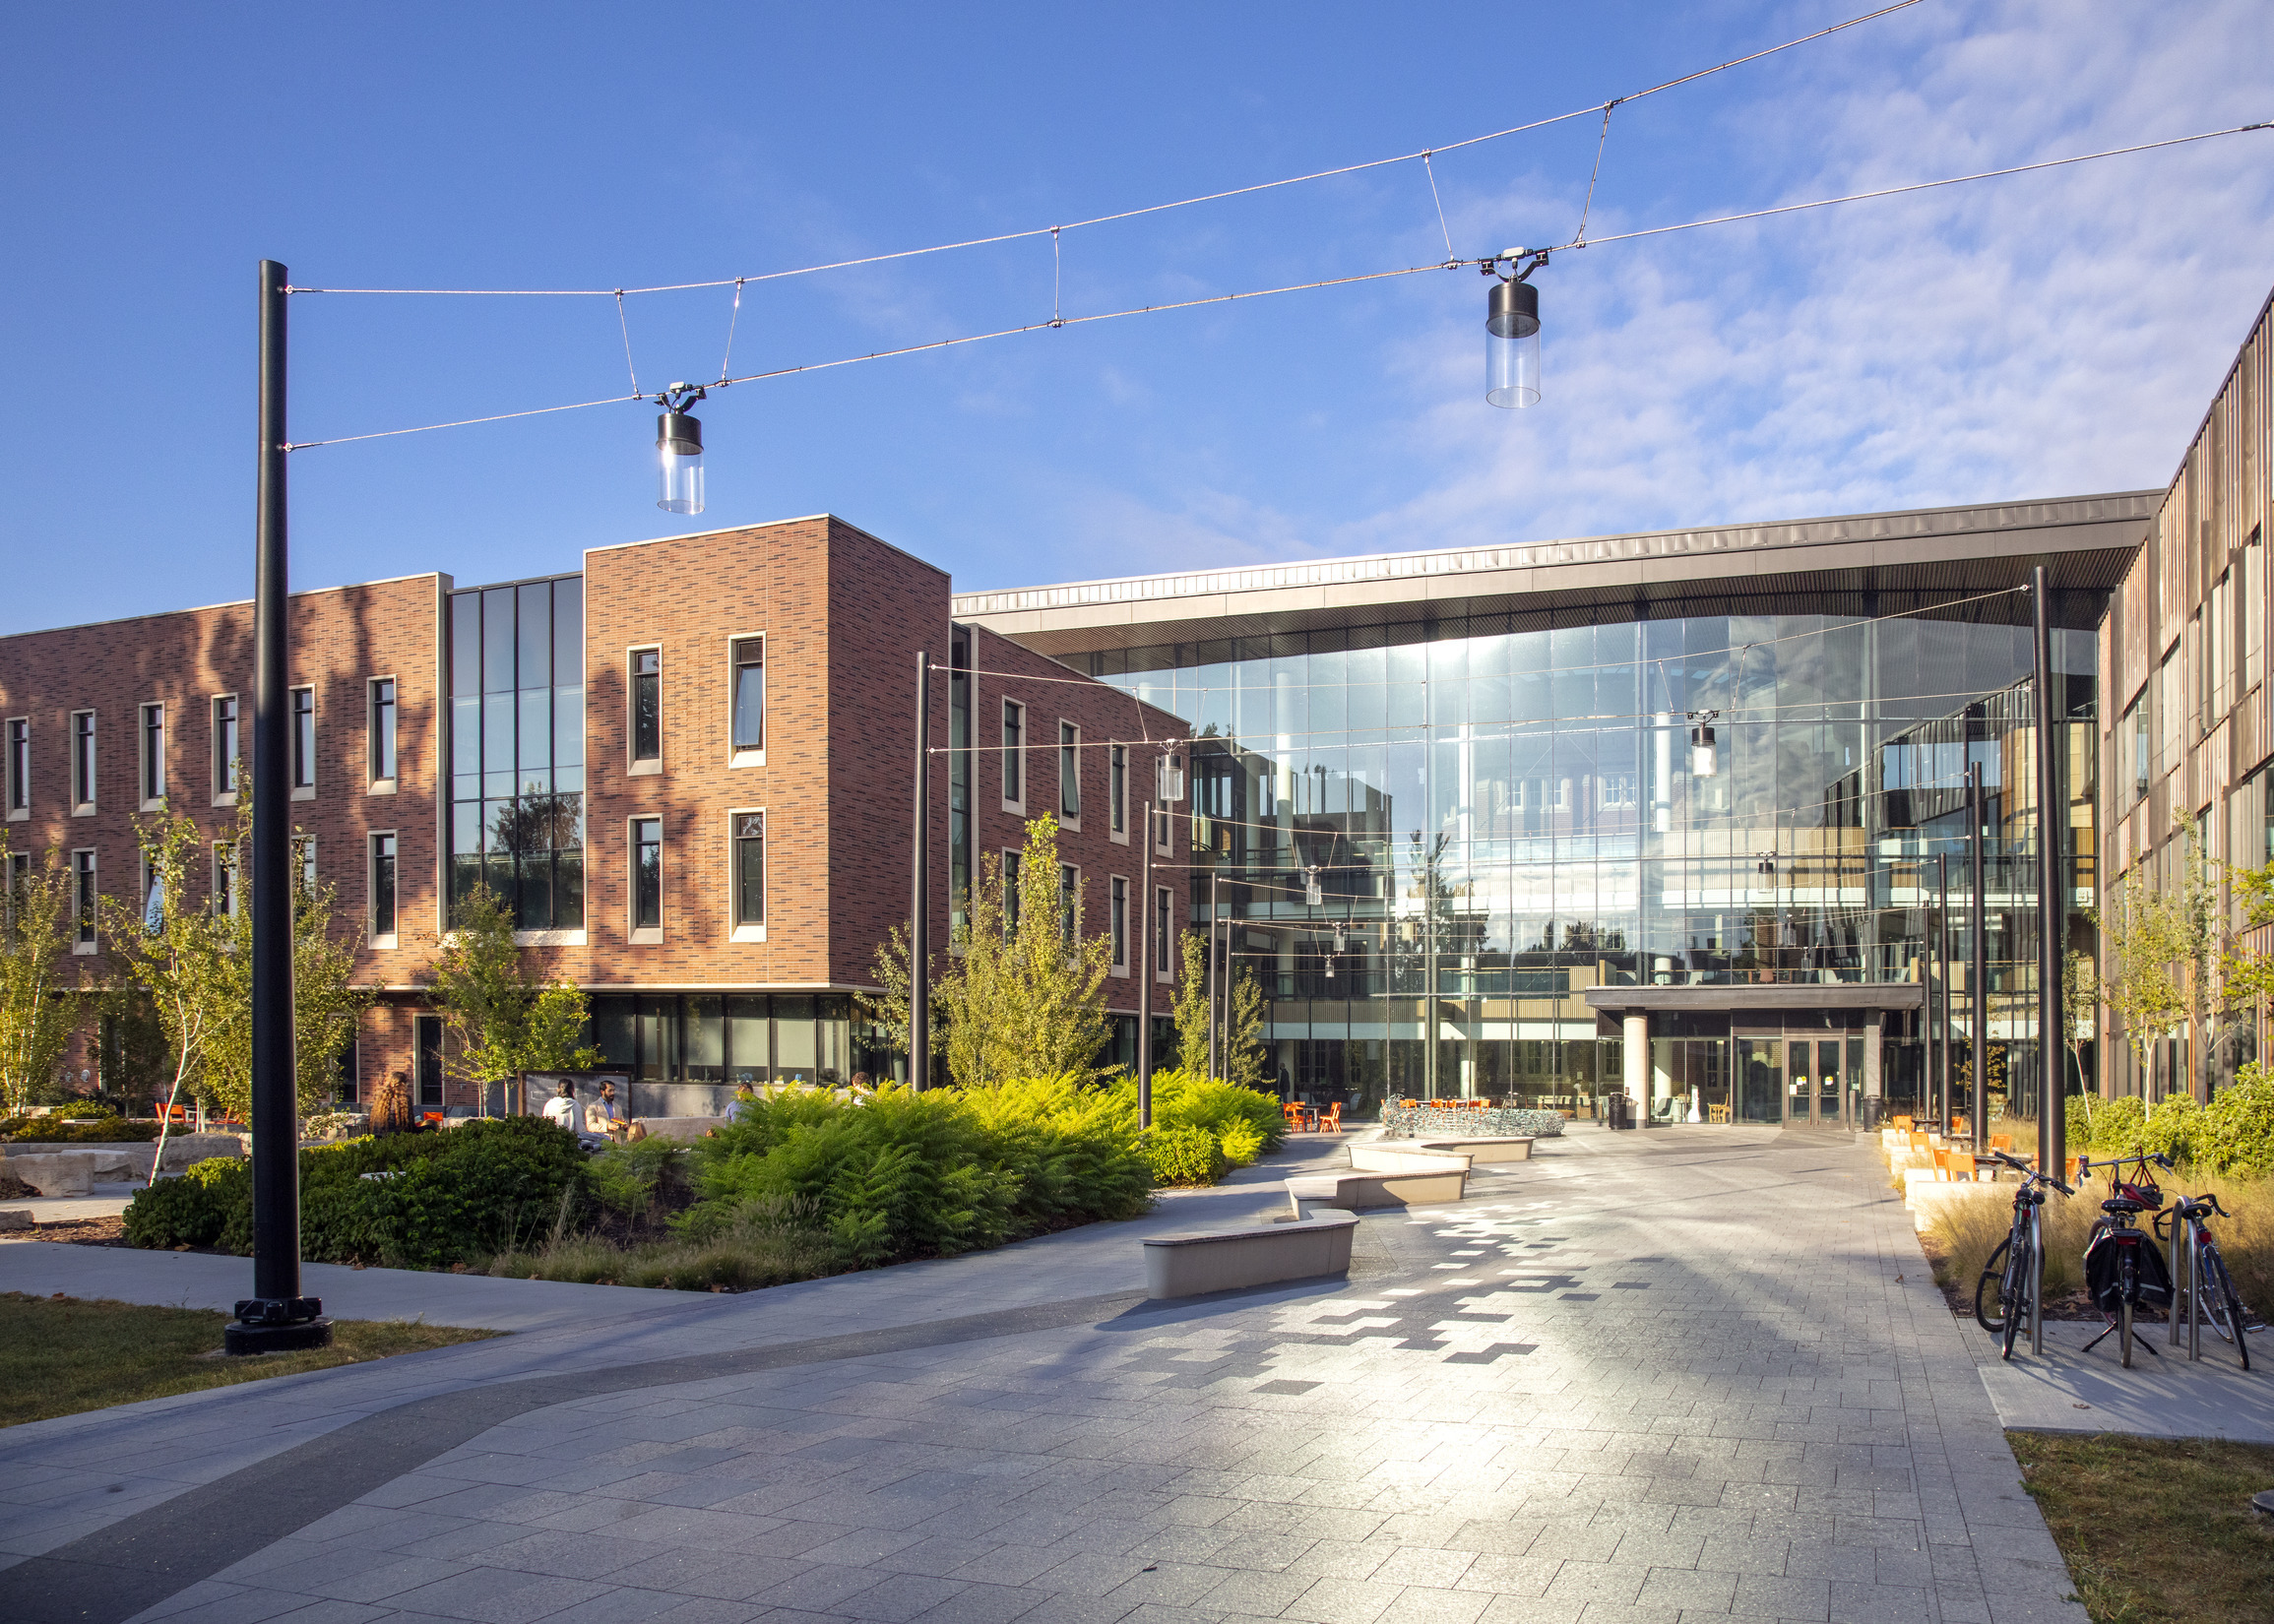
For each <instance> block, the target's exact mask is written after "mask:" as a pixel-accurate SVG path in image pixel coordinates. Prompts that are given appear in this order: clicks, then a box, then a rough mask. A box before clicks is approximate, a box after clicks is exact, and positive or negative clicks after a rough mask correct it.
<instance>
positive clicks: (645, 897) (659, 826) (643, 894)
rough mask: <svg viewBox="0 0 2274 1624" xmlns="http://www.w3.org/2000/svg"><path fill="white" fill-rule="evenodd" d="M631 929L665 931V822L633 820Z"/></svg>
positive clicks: (644, 819) (649, 819)
mask: <svg viewBox="0 0 2274 1624" xmlns="http://www.w3.org/2000/svg"><path fill="white" fill-rule="evenodd" d="M632 928H633V929H634V930H662V929H663V819H661V818H634V819H633V820H632Z"/></svg>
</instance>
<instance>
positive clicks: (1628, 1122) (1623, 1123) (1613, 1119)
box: [1603, 1093, 1634, 1132]
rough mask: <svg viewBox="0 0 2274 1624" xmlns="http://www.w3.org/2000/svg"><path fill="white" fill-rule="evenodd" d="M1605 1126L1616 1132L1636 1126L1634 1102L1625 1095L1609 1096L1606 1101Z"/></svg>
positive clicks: (1615, 1094)
mask: <svg viewBox="0 0 2274 1624" xmlns="http://www.w3.org/2000/svg"><path fill="white" fill-rule="evenodd" d="M1603 1103H1604V1112H1603V1125H1604V1126H1605V1127H1607V1128H1610V1129H1611V1130H1612V1131H1613V1132H1616V1131H1617V1130H1618V1129H1620V1128H1631V1127H1633V1126H1634V1101H1633V1100H1631V1099H1629V1098H1627V1097H1626V1095H1625V1094H1623V1093H1614V1094H1610V1095H1607V1096H1606V1097H1605V1099H1604V1102H1603Z"/></svg>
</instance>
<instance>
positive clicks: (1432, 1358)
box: [0, 1127, 2084, 1624]
mask: <svg viewBox="0 0 2274 1624" xmlns="http://www.w3.org/2000/svg"><path fill="white" fill-rule="evenodd" d="M1539 1150H1540V1154H1539V1156H1538V1157H1537V1159H1535V1160H1533V1161H1532V1162H1529V1163H1520V1164H1515V1165H1511V1166H1508V1167H1506V1168H1502V1169H1497V1170H1494V1171H1492V1172H1490V1173H1488V1174H1485V1175H1484V1176H1480V1177H1479V1178H1478V1179H1476V1180H1475V1181H1474V1182H1473V1184H1472V1186H1471V1196H1470V1199H1469V1200H1468V1201H1466V1202H1464V1203H1462V1204H1461V1205H1460V1206H1458V1207H1448V1208H1438V1209H1430V1210H1425V1211H1420V1212H1413V1213H1405V1212H1384V1213H1378V1214H1369V1215H1367V1216H1366V1217H1365V1218H1364V1219H1363V1221H1362V1223H1361V1224H1360V1227H1359V1231H1358V1243H1357V1248H1356V1253H1355V1262H1354V1267H1353V1271H1352V1275H1351V1278H1350V1280H1348V1281H1347V1282H1341V1281H1338V1282H1334V1283H1333V1284H1332V1285H1331V1286H1298V1287H1282V1288H1277V1289H1271V1290H1263V1291H1254V1292H1244V1293H1237V1294H1229V1295H1226V1296H1224V1297H1220V1298H1214V1299H1199V1300H1194V1301H1190V1302H1184V1303H1157V1302H1153V1303H1149V1302H1147V1301H1145V1300H1144V1298H1143V1295H1142V1291H1141V1289H1139V1282H1140V1281H1141V1280H1142V1266H1141V1262H1140V1260H1139V1258H1138V1256H1137V1254H1138V1246H1137V1240H1138V1238H1139V1237H1140V1235H1142V1234H1146V1233H1164V1232H1173V1230H1175V1229H1177V1228H1180V1227H1203V1226H1222V1225H1224V1224H1226V1223H1227V1222H1234V1221H1252V1220H1256V1219H1260V1218H1263V1217H1264V1216H1265V1214H1266V1212H1267V1210H1268V1208H1269V1207H1270V1205H1271V1204H1272V1202H1273V1199H1274V1194H1275V1191H1274V1186H1273V1185H1272V1184H1271V1183H1270V1182H1269V1180H1270V1178H1271V1177H1273V1176H1276V1173H1277V1172H1278V1171H1281V1170H1283V1169H1270V1168H1258V1169H1251V1170H1250V1173H1249V1175H1248V1176H1247V1177H1246V1178H1245V1179H1243V1181H1242V1182H1240V1183H1239V1184H1236V1185H1234V1186H1232V1187H1231V1188H1230V1189H1226V1190H1221V1191H1215V1192H1207V1193H1205V1194H1204V1195H1203V1196H1201V1197H1199V1198H1180V1199H1179V1200H1176V1201H1170V1202H1167V1203H1164V1211H1163V1212H1162V1213H1159V1214H1157V1215H1155V1216H1154V1217H1152V1218H1145V1219H1141V1220H1137V1221H1136V1222H1134V1223H1129V1224H1116V1225H1095V1226H1092V1227H1090V1228H1087V1229H1084V1230H1079V1231H1073V1232H1070V1233H1068V1234H1066V1235H1062V1236H1054V1237H1050V1238H1048V1239H1044V1240H1040V1241H1034V1242H1029V1243H1026V1244H1024V1245H1022V1246H1018V1247H1012V1248H1007V1249H1005V1250H1003V1251H1000V1252H996V1253H990V1254H985V1255H983V1256H981V1257H976V1258H970V1259H961V1260H955V1261H952V1262H948V1263H943V1264H933V1265H919V1266H913V1267H910V1268H904V1269H898V1270H888V1271H880V1272H878V1273H875V1274H871V1275H864V1276H853V1277H846V1278H843V1279H839V1280H827V1281H815V1282H810V1283H809V1284H806V1285H802V1286H795V1287H788V1288H782V1289H778V1290H775V1291H767V1292H758V1293H753V1294H750V1295H747V1296H729V1297H716V1298H712V1299H710V1300H708V1301H700V1300H698V1301H695V1302H692V1303H690V1302H689V1301H687V1299H686V1298H685V1297H684V1296H683V1295H677V1294H674V1295H673V1296H672V1297H670V1298H668V1299H665V1300H663V1301H660V1302H655V1303H652V1304H650V1305H648V1306H645V1307H639V1306H635V1307H634V1308H632V1309H631V1310H629V1311H626V1312H623V1313H620V1314H618V1315H616V1316H615V1317H613V1318H602V1319H600V1320H597V1321H592V1322H588V1323H582V1324H576V1325H563V1324H559V1323H557V1322H554V1321H549V1320H548V1321H547V1322H546V1323H545V1324H544V1325H543V1326H540V1327H538V1328H536V1329H532V1330H530V1331H527V1332H524V1333H521V1334H518V1335H515V1336H512V1337H508V1338H502V1339H498V1340H496V1341H492V1342H488V1343H475V1344H470V1345H466V1346H461V1347H455V1348H446V1349H439V1350H436V1351H434V1352H431V1353H424V1354H416V1355H411V1356H408V1357H404V1358H399V1359H393V1360H388V1361H385V1362H383V1363H380V1364H374V1365H368V1366H357V1367H348V1368H345V1369H341V1370H337V1371H329V1372H323V1373H319V1374H316V1375H311V1376H306V1377H292V1378H284V1379H280V1380H277V1381H273V1382H265V1383H258V1384H253V1385H252V1386H249V1387H240V1388H236V1389H232V1390H227V1391H224V1392H221V1393H212V1394H204V1395H196V1396H192V1397H188V1398H184V1399H178V1400H164V1401H158V1402H155V1403H152V1404H148V1405H134V1406H129V1407H127V1408H122V1409H118V1410H111V1411H105V1412H100V1413H97V1414H95V1415H90V1416H76V1417H68V1418H64V1419H60V1420H56V1421H47V1422H37V1423H33V1424H32V1425H28V1426H24V1427H18V1428H13V1429H10V1430H9V1431H8V1432H7V1433H5V1434H0V1481H4V1484H5V1486H4V1487H0V1501H5V1502H6V1503H7V1504H8V1506H9V1515H8V1517H7V1518H6V1519H5V1520H4V1523H5V1537H4V1538H0V1548H4V1549H5V1550H6V1551H7V1552H10V1553H12V1554H9V1555H6V1556H0V1561H5V1562H9V1563H12V1564H13V1565H12V1566H8V1567H0V1599H4V1600H5V1603H6V1604H5V1605H0V1615H4V1616H6V1617H8V1618H10V1619H22V1620H26V1621H28V1624H29V1621H40V1620H47V1619H66V1618H71V1619H84V1620H114V1621H124V1620H127V1619H129V1618H141V1619H147V1620H157V1619H161V1618H162V1619H166V1620H169V1621H174V1624H256V1621H262V1620H270V1619H290V1620H293V1621H294V1624H319V1621H320V1624H363V1621H366V1620H369V1621H377V1620H385V1619H445V1620H478V1621H484V1624H536V1621H538V1620H546V1621H563V1624H566V1621H571V1620H573V1621H577V1624H584V1621H588V1620H589V1621H592V1624H603V1621H604V1624H650V1621H653V1624H665V1621H667V1624H754V1621H758V1620H764V1621H765V1624H836V1621H839V1620H844V1621H857V1624H916V1621H919V1620H920V1621H922V1624H1014V1621H1019V1624H1220V1621H1221V1624H1240V1621H1243V1620H1248V1619H1281V1620H1287V1621H1290V1624H1375V1621H1376V1620H1381V1621H1383V1624H1520V1621H1521V1624H1563V1621H1574V1620H1576V1621H1583V1624H1605V1621H1610V1624H1645V1621H1648V1624H1678V1621H1694V1620H1705V1619H1711V1620H1717V1621H1728V1620H1732V1619H1740V1620H1766V1619H1791V1620H1811V1621H1843V1620H1852V1621H1857V1624H1864V1621H1872V1624H1876V1621H1880V1620H1886V1621H1910V1620H1920V1621H1925V1624H1942V1621H1950V1624H2021V1621H2023V1620H2038V1619H2045V1620H2052V1619H2063V1620H2073V1621H2075V1624H2082V1620H2083V1618H2084V1612H2083V1609H2082V1607H2081V1606H2079V1605H2077V1604H2076V1603H2075V1602H2074V1601H2073V1600H2070V1599H2069V1596H2070V1593H2071V1587H2070V1584H2069V1581H2068V1576H2067V1574H2066V1572H2065V1570H2064V1569H2063V1567H2062V1565H2061V1562H2060V1559H2059V1556H2058V1554H2057V1552H2056V1551H2055V1550H2054V1548H2053V1541H2052V1539H2051V1537H2050V1535H2049V1534H2048V1533H2047V1531H2046V1528H2045V1524H2044V1522H2043V1519H2042V1518H2041V1517H2040V1516H2039V1514H2038V1511H2037V1508H2036V1506H2035V1503H2034V1502H2033V1501H2031V1500H2030V1498H2029V1497H2028V1496H2027V1495H2026V1494H2025V1493H2024V1492H2023V1490H2022V1488H2021V1486H2020V1483H2019V1480H2018V1474H2017V1471H2016V1468H2015V1466H2014V1463H2013V1459H2012V1456H2011V1454H2010V1453H2009V1452H2008V1450H2007V1448H2006V1445H2005V1442H2004V1437H2003V1435H2002V1433H2001V1432H2000V1431H1999V1430H1998V1427H1997V1423H1996V1418H1995V1416H1994V1414H1993V1413H1992V1411H1991V1409H1990V1403H1989V1400H1988V1397H1987V1395H1986V1393H1985V1390H1984V1386H1983V1383H1982V1380H1981V1378H1980V1376H1979V1375H1978V1373H1977V1368H1976V1361H1975V1358H1974V1356H1973V1354H1972V1352H1971V1351H1970V1349H1969V1346H1968V1344H1967V1343H1966V1342H1965V1340H1964V1338H1963V1336H1962V1333H1961V1331H1960V1329H1959V1327H1958V1325H1956V1324H1955V1323H1954V1322H1953V1320H1952V1318H1951V1316H1950V1314H1949V1312H1948V1310H1947V1309H1946V1308H1945V1306H1944V1305H1943V1302H1942V1300H1941V1298H1940V1296H1939V1294H1938V1293H1936V1292H1935V1290H1934V1289H1933V1287H1932V1285H1931V1284H1930V1282H1929V1280H1928V1277H1927V1269H1926V1266H1925V1263H1924V1260H1923V1259H1922V1258H1921V1255H1920V1252H1919V1249H1918V1244H1917V1241H1916V1240H1915V1238H1914V1236H1913V1233H1912V1228H1911V1223H1910V1219H1909V1216H1908V1214H1907V1213H1906V1212H1905V1210H1904V1209H1903V1207H1902V1206H1901V1204H1900V1202H1899V1201H1897V1200H1896V1199H1895V1197H1894V1196H1893V1194H1892V1193H1891V1192H1890V1191H1889V1190H1888V1189H1887V1186H1886V1180H1885V1175H1884V1172H1883V1170H1882V1169H1881V1167H1880V1164H1879V1161H1878V1158H1877V1156H1875V1155H1874V1154H1873V1153H1872V1152H1871V1150H1870V1149H1869V1148H1868V1147H1867V1146H1866V1145H1864V1144H1862V1143H1858V1142H1854V1141H1851V1140H1850V1139H1848V1138H1847V1137H1845V1136H1837V1137H1835V1136H1829V1135H1825V1136H1818V1135H1811V1134H1803V1133H1785V1132H1778V1131H1775V1130H1752V1129H1728V1128H1705V1127H1700V1128H1686V1129H1684V1128H1677V1129H1669V1130H1662V1131H1656V1132H1652V1133H1648V1134H1618V1135H1613V1134H1609V1133H1604V1132H1602V1131H1600V1130H1595V1129H1592V1128H1587V1127H1581V1128H1576V1129H1575V1130H1574V1131H1573V1133H1572V1134H1571V1135H1570V1137H1568V1138H1566V1139H1563V1140H1560V1141H1544V1142H1543V1143H1542V1145H1541V1146H1540V1148H1539ZM1319 1154H1320V1153H1319V1152H1318V1151H1316V1150H1310V1151H1306V1152H1305V1153H1303V1155H1302V1157H1301V1158H1300V1159H1314V1160H1315V1159H1316V1157H1317V1156H1318V1155H1319ZM1195 1220H1198V1221H1195ZM31 1250H34V1249H32V1248H10V1249H8V1255H9V1257H10V1258H11V1259H13V1258H14V1257H16V1256H17V1255H19V1254H21V1253H23V1252H27V1251H31ZM36 1250H39V1251H42V1252H55V1253H61V1252H64V1251H66V1250H67V1249H65V1248H60V1247H56V1248H37V1249H36ZM48 1266H49V1267H52V1266H53V1265H52V1264H50V1265H48ZM8 1283H9V1282H8V1280H7V1279H6V1278H5V1274H4V1272H0V1286H5V1285H7V1284H8ZM506 1283H510V1282H506ZM88 1294H94V1293H93V1292H92V1291H91V1292H89V1293H88ZM637 1295H638V1294H636V1293H616V1294H615V1295H614V1296H613V1297H611V1298H609V1299H608V1300H609V1301H611V1302H613V1301H622V1300H627V1299H629V1298H632V1297H635V1296H637ZM431 1317H434V1318H437V1319H439V1318H442V1317H443V1316H441V1315H435V1316H431Z"/></svg>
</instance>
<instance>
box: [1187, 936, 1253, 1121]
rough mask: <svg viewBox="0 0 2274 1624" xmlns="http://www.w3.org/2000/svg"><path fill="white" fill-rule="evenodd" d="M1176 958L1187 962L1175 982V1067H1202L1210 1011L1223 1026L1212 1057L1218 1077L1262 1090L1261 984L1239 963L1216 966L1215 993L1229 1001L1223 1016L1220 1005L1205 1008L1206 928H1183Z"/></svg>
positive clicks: (1204, 1065) (1205, 1064)
mask: <svg viewBox="0 0 2274 1624" xmlns="http://www.w3.org/2000/svg"><path fill="white" fill-rule="evenodd" d="M1178 962H1179V963H1181V964H1183V965H1184V966H1186V967H1187V969H1188V973H1187V974H1186V975H1185V977H1184V979H1183V980H1182V981H1180V982H1178V983H1177V987H1176V1005H1175V1010H1174V1015H1175V1020H1176V1064H1177V1066H1178V1067H1179V1068H1181V1069H1182V1070H1184V1071H1188V1072H1194V1073H1198V1072H1204V1071H1206V1070H1207V1069H1208V1025H1209V1020H1210V1017H1211V1015H1212V1014H1216V1015H1217V1018H1218V1019H1223V1020H1226V1026H1227V1030H1226V1031H1225V1032H1224V1035H1223V1037H1222V1039H1221V1040H1220V1042H1219V1048H1220V1050H1221V1052H1220V1053H1219V1054H1218V1055H1217V1057H1216V1070H1217V1075H1218V1077H1220V1078H1221V1079H1222V1080H1223V1081H1225V1082H1227V1083H1236V1084H1238V1085H1239V1086H1240V1087H1241V1088H1243V1089H1263V1088H1264V1082H1263V1062H1264V1048H1263V1043H1262V1040H1261V1037H1262V1031H1263V988H1262V987H1261V986H1259V985H1258V984H1257V982H1256V979H1255V972H1254V971H1253V970H1251V969H1248V968H1244V967H1243V968H1240V969H1239V970H1237V971H1236V972H1233V971H1232V969H1231V967H1230V966H1229V965H1227V966H1223V967H1220V968H1219V969H1218V977H1217V994H1216V996H1217V998H1219V999H1221V1000H1226V1001H1229V1003H1230V1005H1231V1010H1230V1013H1229V1018H1228V1019H1227V1018H1226V1017H1225V1016H1224V1015H1223V1014H1222V1013H1220V1012H1221V1010H1222V1006H1221V1005H1219V1006H1218V1007H1217V1010H1215V1011H1212V1010H1211V1008H1210V1000H1209V995H1208V986H1209V978H1208V975H1207V973H1206V966H1207V964H1208V936H1207V933H1206V932H1204V931H1199V930H1188V931H1186V932H1185V933H1184V947H1183V957H1182V958H1181V959H1180V960H1179V961H1178ZM1265 1092H1266V1093H1270V1092H1274V1091H1271V1090H1265Z"/></svg>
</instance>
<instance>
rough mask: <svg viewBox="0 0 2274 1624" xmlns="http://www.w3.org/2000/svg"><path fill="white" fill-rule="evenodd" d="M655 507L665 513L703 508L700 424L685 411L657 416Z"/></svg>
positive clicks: (700, 421) (691, 511)
mask: <svg viewBox="0 0 2274 1624" xmlns="http://www.w3.org/2000/svg"><path fill="white" fill-rule="evenodd" d="M656 464H657V468H656V506H657V507H659V508H662V509H663V511H664V512H665V513H701V512H702V511H703V423H702V419H700V418H698V417H695V416H692V415H690V414H689V413H687V412H684V411H665V412H663V414H662V415H661V416H659V417H658V418H657V419H656Z"/></svg>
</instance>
